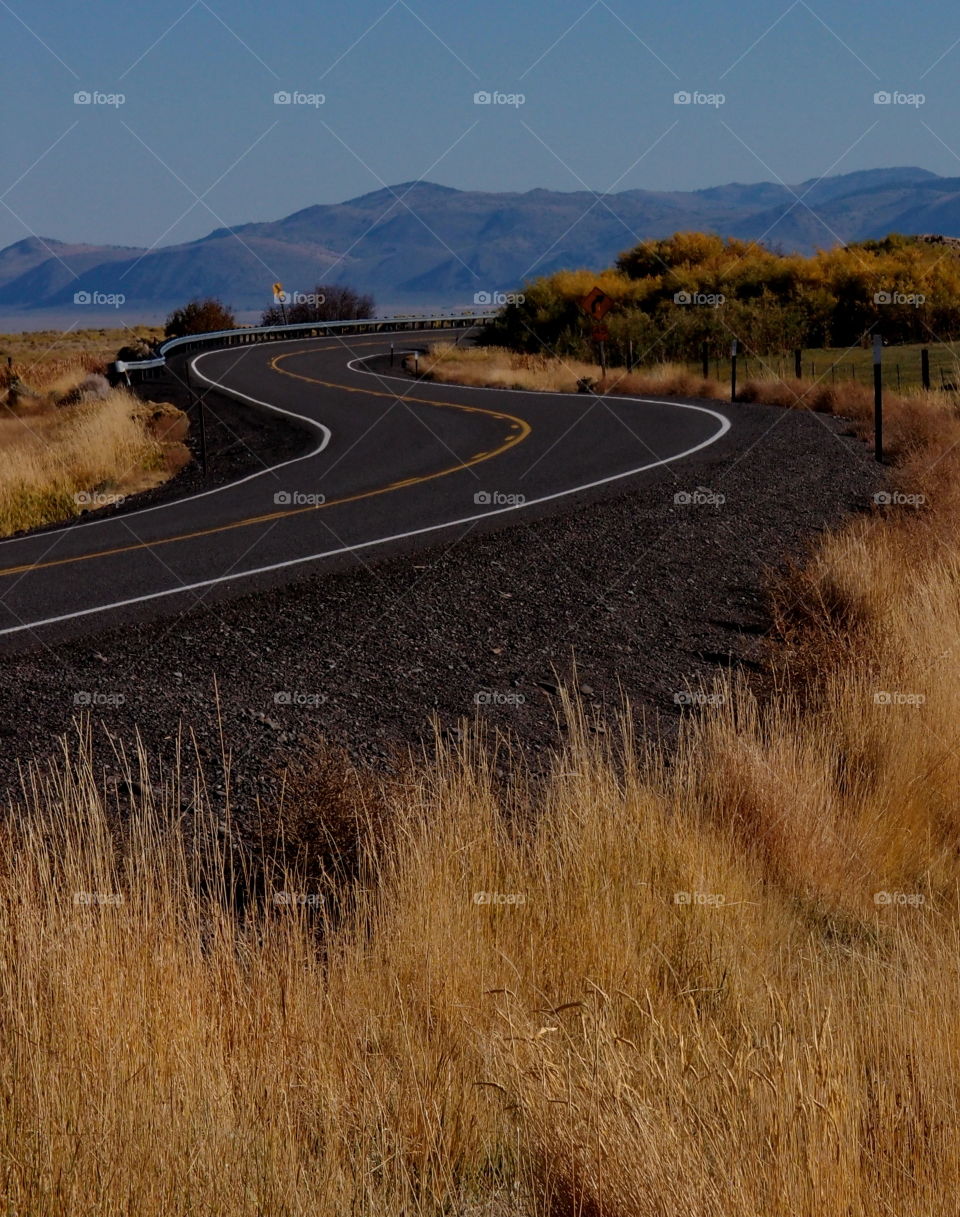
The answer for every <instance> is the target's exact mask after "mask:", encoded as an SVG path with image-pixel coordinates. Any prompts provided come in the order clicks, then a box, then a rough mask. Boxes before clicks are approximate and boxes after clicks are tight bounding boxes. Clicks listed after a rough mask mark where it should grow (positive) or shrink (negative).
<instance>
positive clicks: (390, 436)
mask: <svg viewBox="0 0 960 1217" xmlns="http://www.w3.org/2000/svg"><path fill="white" fill-rule="evenodd" d="M436 338H437V334H436V333H435V332H433V331H430V332H427V333H425V334H424V335H418V334H417V333H416V332H411V331H409V330H407V331H404V332H403V333H402V334H401V335H398V336H397V338H396V339H394V341H396V342H397V344H398V347H400V346H401V345H402V347H403V349H409V348H411V347H416V346H417V345H419V344H422V343H423V342H424V341H435V340H436ZM390 343H391V338H390V335H389V334H378V335H376V336H370V337H362V336H361V337H351V338H333V337H330V338H311V339H306V340H305V339H295V340H290V341H284V342H272V343H265V344H262V345H251V346H245V347H239V348H238V347H231V348H228V349H224V350H212V351H208V352H205V353H203V354H200V355H196V356H194V357H193V358H192V359H190V367H191V374H192V376H193V378H194V381H195V383H197V384H201V385H205V386H207V387H210V388H216V390H217V391H218V392H221V393H226V394H228V395H232V396H235V397H237V398H239V399H241V400H243V401H246V402H249V403H255V404H256V405H258V406H262V407H264V408H266V409H270V410H274V411H278V412H280V413H282V414H287V415H291V416H293V417H295V418H296V419H297V420H299V423H300V425H304V424H306V425H307V427H308V428H309V429H310V430H311V431H312V433H313V436H314V439H315V442H314V444H313V446H312V448H311V450H309V451H307V452H306V453H305V454H304V455H303V456H300V457H297V458H296V459H294V460H288V461H286V462H284V463H282V464H280V465H276V466H272V467H265V468H264V469H263V470H262V471H261V472H258V473H254V474H251V475H249V476H247V477H245V478H242V479H240V480H239V481H236V482H234V483H232V484H230V485H227V486H223V487H220V488H218V489H215V490H209V491H205V492H202V493H200V494H194V495H191V496H189V497H186V498H182V499H178V500H173V501H169V502H165V503H162V504H159V505H156V506H153V507H147V508H144V509H141V510H134V511H127V512H125V513H121V514H115V515H111V516H108V517H103V518H100V519H97V518H92V519H88V520H84V521H81V522H78V523H75V524H72V525H70V526H68V527H65V528H61V529H56V530H53V531H47V532H44V533H40V534H36V535H28V536H24V537H17V538H12V539H10V540H7V541H3V542H0V646H2V649H3V650H4V651H9V650H19V649H23V648H27V647H30V646H36V645H38V644H40V643H44V642H50V641H54V640H56V639H58V638H60V637H66V636H76V635H78V634H84V633H95V632H98V631H100V630H102V629H105V628H107V627H109V626H111V625H115V624H120V623H123V622H129V621H136V620H141V619H144V618H146V617H152V616H156V615H158V614H167V613H175V612H182V611H183V610H185V609H187V608H189V607H191V606H192V605H194V604H196V603H197V602H198V601H199V600H202V599H206V598H207V597H209V596H211V595H219V594H225V593H227V592H231V593H232V594H237V593H239V592H244V591H249V590H251V589H254V588H256V587H258V586H274V585H276V584H277V583H278V582H287V581H290V580H291V579H293V578H296V577H301V576H303V575H304V574H305V573H313V572H315V571H316V570H318V569H322V568H323V567H324V566H325V565H326V566H330V567H333V566H335V565H341V566H342V565H344V564H349V563H350V562H357V561H362V562H365V563H369V562H371V561H373V560H374V559H375V558H376V557H377V556H379V555H380V554H381V553H385V552H390V551H396V550H398V549H410V548H415V547H427V546H429V545H431V544H436V543H438V542H439V541H441V540H443V539H444V537H445V536H447V535H448V534H450V533H452V532H453V531H455V530H459V532H460V533H461V534H462V533H463V532H464V531H465V530H466V529H469V528H471V527H477V526H483V527H490V526H492V525H494V524H495V523H497V522H500V523H508V522H510V520H512V519H514V518H516V517H517V515H518V513H523V512H528V511H530V510H532V509H535V508H537V509H540V510H543V511H548V510H550V509H551V508H559V507H560V506H562V505H563V504H564V501H565V500H569V499H570V498H571V497H572V496H578V495H586V494H588V493H590V492H595V491H597V490H598V489H599V488H601V487H604V486H606V485H609V484H611V483H616V482H618V481H623V480H626V479H629V478H635V477H641V476H642V477H663V476H664V474H665V472H666V470H665V467H666V466H669V465H670V464H671V463H673V462H678V461H682V460H683V459H684V458H685V457H687V456H690V455H692V454H693V453H695V452H697V451H699V450H701V449H703V448H705V447H707V446H708V445H710V444H713V443H715V442H716V441H717V440H718V439H720V437H721V436H723V435H724V434H725V433H726V431H727V430H729V428H730V421H729V420H728V419H727V418H726V416H725V415H723V414H721V413H719V412H718V411H716V410H713V409H710V408H708V407H706V406H704V405H700V404H695V403H688V402H677V401H657V400H651V399H647V398H644V399H638V398H627V397H620V396H616V397H608V398H602V397H592V396H582V395H570V394H558V393H545V394H542V393H530V392H512V391H506V390H488V389H468V388H460V387H455V386H451V385H436V384H431V383H426V382H420V381H415V380H412V379H411V378H409V377H406V376H400V375H397V374H396V372H393V373H391V371H390V369H389V368H388V367H387V366H386V361H385V360H384V359H383V356H384V355H385V353H387V352H388V351H389V349H390Z"/></svg>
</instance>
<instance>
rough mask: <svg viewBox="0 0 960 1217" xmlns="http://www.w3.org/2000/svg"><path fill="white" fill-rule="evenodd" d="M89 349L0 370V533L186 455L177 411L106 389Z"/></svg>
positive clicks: (122, 487) (152, 480) (124, 485)
mask: <svg viewBox="0 0 960 1217" xmlns="http://www.w3.org/2000/svg"><path fill="white" fill-rule="evenodd" d="M103 368H104V365H103V362H102V361H101V359H100V358H99V356H98V355H97V354H96V353H95V352H87V353H81V354H77V355H72V356H70V357H63V356H59V355H58V356H57V357H55V358H54V357H53V356H51V357H50V358H48V359H46V360H41V361H34V362H33V363H24V362H19V363H14V364H13V366H12V367H11V368H3V369H0V456H2V461H0V536H10V535H11V534H13V533H16V532H20V531H22V530H25V529H30V528H38V527H41V526H43V525H45V524H53V523H57V522H60V521H63V520H68V519H70V518H71V517H73V516H77V515H79V514H81V513H83V512H86V511H95V510H97V509H98V508H101V507H105V506H109V505H110V504H112V503H114V502H116V501H117V500H118V499H122V498H125V497H127V496H128V495H130V494H135V493H137V492H138V491H142V490H147V489H150V488H151V487H153V486H157V485H159V484H160V483H162V482H164V481H166V480H167V479H168V478H170V477H171V476H172V475H173V474H174V473H176V472H177V471H178V470H179V469H181V468H182V467H183V466H184V465H185V464H186V462H187V461H188V460H189V459H190V453H189V450H188V449H187V447H186V445H185V444H184V442H183V441H184V440H185V438H186V435H187V429H188V424H187V419H186V416H185V415H184V414H183V413H182V412H181V411H179V410H177V409H175V408H174V407H173V406H168V405H145V404H144V403H143V402H141V401H140V400H139V399H138V398H137V397H135V396H134V395H133V394H132V393H130V392H129V391H127V390H125V389H110V387H109V386H108V384H107V381H106V380H105V378H104V377H103V374H102V373H103Z"/></svg>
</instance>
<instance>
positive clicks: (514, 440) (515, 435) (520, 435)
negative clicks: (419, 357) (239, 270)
mask: <svg viewBox="0 0 960 1217" xmlns="http://www.w3.org/2000/svg"><path fill="white" fill-rule="evenodd" d="M355 345H356V346H378V345H379V343H377V342H362V343H356V344H355ZM339 349H341V344H339V343H334V344H332V345H330V346H326V347H315V348H313V349H311V350H309V351H291V352H289V353H288V354H286V355H276V356H274V358H273V359H271V360H270V368H271V370H272V371H274V372H278V373H279V374H280V375H281V376H291V377H293V378H294V379H296V380H305V381H308V382H309V383H310V384H315V385H321V386H323V387H324V388H327V389H338V390H341V391H343V392H345V393H359V394H361V395H362V396H366V397H392V398H394V400H396V401H404V402H416V403H417V404H418V405H423V406H435V407H437V408H438V409H451V410H460V411H463V412H464V413H467V414H485V415H487V416H488V417H489V418H493V419H497V420H498V421H502V422H509V423H510V424H511V427H510V433H509V434H508V435H507V437H506V439H505V440H504V442H503V443H502V444H501V445H500V446H499V447H498V448H494V449H492V450H491V451H489V452H481V453H478V454H477V455H475V456H473V457H471V458H470V460H467V461H461V462H460V463H459V464H456V465H450V466H447V467H446V468H444V469H438V470H437V471H436V472H434V473H425V474H421V475H419V476H416V477H410V478H407V479H405V480H404V481H400V482H391V483H390V484H389V485H386V486H378V487H376V488H375V489H373V490H363V491H358V492H357V493H355V494H348V495H343V496H341V497H340V498H338V499H327V500H326V501H324V502H323V503H310V504H309V505H307V506H304V507H292V508H290V509H289V510H287V511H272V512H268V513H266V514H264V515H257V516H248V517H246V518H244V519H242V520H234V521H233V522H232V523H230V524H218V525H215V526H213V527H211V528H198V529H196V530H194V531H193V532H183V533H177V534H175V535H173V536H169V537H160V538H159V539H158V540H156V541H136V542H131V543H130V544H129V545H117V546H114V547H113V548H111V549H101V550H97V551H96V552H93V553H88V554H77V555H75V556H73V557H70V558H51V559H50V560H49V561H47V562H26V563H23V564H21V565H20V566H9V567H7V568H5V569H3V570H0V579H2V578H5V577H7V576H8V575H21V574H23V573H24V572H26V571H34V570H47V569H49V568H50V567H56V566H71V565H73V564H74V563H76V562H90V561H93V560H94V559H96V558H107V557H112V556H113V555H115V554H128V553H133V552H135V551H137V550H142V549H153V548H154V547H155V546H159V545H173V544H175V543H176V542H178V541H194V540H197V539H198V538H200V537H211V536H215V535H216V534H217V533H222V532H232V531H233V530H234V529H237V528H250V527H253V526H254V525H257V524H268V523H272V522H273V521H275V520H284V519H288V518H290V517H292V516H300V515H305V514H307V513H308V512H312V511H325V510H326V509H327V508H329V507H340V506H343V504H345V503H356V502H359V501H360V500H361V499H370V498H375V497H376V496H378V495H382V494H391V493H393V492H394V491H396V490H400V489H403V488H404V487H407V486H417V485H419V484H420V483H422V482H431V481H434V480H435V479H436V478H442V477H447V476H448V475H449V474H451V473H460V472H461V471H462V470H464V469H469V468H471V466H473V465H478V464H480V463H481V462H482V461H488V460H491V459H492V458H493V457H495V456H500V455H502V454H503V453H504V452H506V451H507V450H508V449H509V448H513V447H514V446H515V445H516V444H520V443H522V442H523V441H524V440H525V439H526V438H527V437H528V436H529V435H530V433H531V430H532V428H531V427H530V424H529V423H528V422H526V421H525V420H524V419H522V418H517V417H516V415H514V414H504V413H503V412H502V411H500V410H485V409H482V408H481V407H479V406H467V405H464V404H463V403H461V402H455V401H431V400H430V399H428V398H426V397H406V396H404V397H398V395H397V394H396V393H388V392H385V391H383V390H380V389H366V388H358V387H355V386H353V385H343V384H337V383H336V382H335V381H332V380H318V379H316V377H313V376H304V375H303V374H302V373H300V372H290V371H288V370H287V369H286V368H281V367H278V364H279V363H280V362H281V360H286V359H292V358H294V357H296V356H303V355H316V354H318V353H320V352H322V351H335V350H339ZM263 472H264V473H269V472H270V470H269V469H265V470H264V471H263ZM224 489H227V487H224ZM175 503H176V500H175V499H174V500H172V502H171V506H173V505H174V504H175ZM120 518H121V519H122V517H120Z"/></svg>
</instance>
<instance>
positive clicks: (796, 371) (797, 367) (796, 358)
mask: <svg viewBox="0 0 960 1217" xmlns="http://www.w3.org/2000/svg"><path fill="white" fill-rule="evenodd" d="M793 375H794V376H795V378H796V379H797V380H802V379H803V351H801V350H799V349H798V350H796V351H794V352H793Z"/></svg>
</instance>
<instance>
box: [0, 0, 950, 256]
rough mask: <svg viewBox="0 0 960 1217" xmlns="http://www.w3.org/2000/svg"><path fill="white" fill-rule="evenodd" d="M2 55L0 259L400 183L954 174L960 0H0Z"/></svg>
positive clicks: (651, 182) (188, 234) (199, 225)
mask: <svg viewBox="0 0 960 1217" xmlns="http://www.w3.org/2000/svg"><path fill="white" fill-rule="evenodd" d="M0 46H2V47H3V52H4V53H3V65H4V66H3V72H2V74H0V98H2V101H0V104H2V107H3V122H2V124H0V246H2V245H7V244H9V243H11V242H13V241H17V240H20V239H22V238H23V237H25V236H28V235H30V233H31V232H32V233H37V234H40V235H42V236H46V237H56V238H60V239H63V240H71V241H81V240H82V241H91V242H95V243H112V244H124V245H153V244H155V243H156V244H171V243H174V242H176V241H182V240H190V239H193V238H195V237H197V236H201V235H203V234H204V233H206V232H209V231H210V230H212V229H214V228H217V227H221V226H223V225H235V224H240V223H244V222H246V221H250V220H257V219H275V218H278V217H280V216H282V215H286V214H288V213H289V212H292V211H295V210H297V209H298V208H301V207H306V206H309V205H311V204H313V203H323V202H337V201H340V200H342V199H346V198H350V197H353V196H355V195H358V194H363V193H365V192H367V191H370V190H376V189H378V188H379V187H380V186H381V185H382V184H384V183H389V184H396V183H398V182H403V181H409V180H412V179H416V178H420V177H426V178H427V179H429V180H432V181H438V182H441V183H443V184H445V185H450V186H457V187H461V188H474V189H484V190H528V189H531V188H533V187H536V186H543V187H549V188H552V189H558V190H575V189H582V188H584V186H586V187H589V188H591V189H594V190H623V189H629V188H638V187H639V188H646V189H661V190H669V189H694V188H698V187H704V186H712V185H717V184H720V183H723V182H729V181H760V180H773V181H775V180H778V179H782V180H783V181H786V182H789V183H796V182H799V181H802V180H804V179H807V178H810V177H819V176H820V175H822V174H826V173H840V172H848V171H852V170H855V169H864V168H875V167H880V166H889V165H921V166H923V167H924V168H927V169H931V170H933V171H935V172H937V173H941V174H945V175H948V176H960V124H958V123H957V117H958V115H960V72H958V68H960V8H957V7H956V6H955V5H949V4H947V3H946V2H945V0H936V2H931V3H925V4H919V5H916V6H910V5H904V4H902V3H892V2H887V0H882V2H880V3H874V4H870V5H866V4H863V3H853V0H831V3H830V4H829V5H827V4H826V3H824V2H823V0H817V2H816V3H811V4H808V3H806V0H791V2H784V3H782V4H781V3H779V2H775V3H770V2H760V0H746V2H745V3H738V4H735V5H732V4H720V3H695V2H693V0H673V2H672V3H667V4H664V3H658V4H651V3H644V4H638V3H636V2H628V0H609V3H608V2H607V0H552V2H551V3H549V4H547V3H531V2H525V0H513V2H508V0H485V2H484V3H476V4H469V5H468V4H458V3H454V2H453V0H375V2H361V3H356V2H346V0H327V2H325V3H320V4H310V5H304V4H302V3H301V4H298V3H291V2H289V0H273V2H272V3H270V4H264V3H254V2H253V0H209V2H208V0H183V2H182V3H180V2H171V0H166V2H165V3H159V0H139V2H134V3H130V2H129V0H127V2H125V3H120V0H94V3H93V4H91V5H85V6H77V4H76V0H30V3H29V4H28V3H27V2H26V0H0ZM878 91H887V92H894V91H899V92H900V93H901V94H905V95H917V94H921V95H923V98H924V100H923V102H922V103H919V104H912V103H911V102H910V101H906V102H904V103H902V104H889V105H878V104H875V101H874V95H875V93H877V92H878ZM478 92H499V93H501V94H504V95H508V96H509V95H522V96H523V98H524V100H523V102H522V104H510V102H504V103H502V104H496V103H492V104H487V105H484V104H476V103H475V100H474V95H475V94H476V93H478ZM678 92H686V93H691V94H700V95H702V96H703V97H705V98H711V99H712V100H707V101H703V102H699V103H698V102H694V103H692V104H686V105H684V104H676V103H675V100H674V95H675V94H676V93H678ZM77 93H80V94H85V93H86V94H99V95H101V98H104V99H105V100H101V99H97V100H95V101H92V102H90V103H87V104H83V103H76V102H75V101H74V95H75V94H77ZM277 93H281V94H282V93H291V94H292V93H300V94H303V95H309V94H322V95H323V98H324V100H323V102H322V104H310V103H309V102H303V103H301V104H293V103H291V104H282V103H281V104H276V103H275V101H274V97H275V94H277ZM118 94H122V95H123V98H124V100H123V101H122V103H119V102H118V98H117V97H116V95H118ZM111 95H114V96H112V98H111ZM717 95H722V97H723V101H722V102H720V101H719V100H718V97H717ZM314 100H315V102H317V101H318V99H316V98H315V99H314ZM514 100H515V101H517V98H516V97H515V98H514ZM916 100H917V99H916V98H914V102H916ZM198 197H199V199H200V200H201V201H198Z"/></svg>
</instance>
